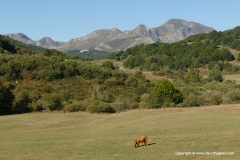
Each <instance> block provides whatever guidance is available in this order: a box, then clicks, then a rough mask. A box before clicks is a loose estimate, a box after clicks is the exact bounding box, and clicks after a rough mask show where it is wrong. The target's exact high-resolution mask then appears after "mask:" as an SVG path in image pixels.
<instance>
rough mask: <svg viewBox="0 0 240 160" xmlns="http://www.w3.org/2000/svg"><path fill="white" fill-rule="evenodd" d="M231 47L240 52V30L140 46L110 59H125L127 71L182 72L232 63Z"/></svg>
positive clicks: (111, 56) (113, 55)
mask: <svg viewBox="0 0 240 160" xmlns="http://www.w3.org/2000/svg"><path fill="white" fill-rule="evenodd" d="M229 47H230V48H233V49H236V50H238V51H240V27H236V28H234V29H232V30H228V31H224V32H217V31H212V32H211V33H209V34H198V35H194V36H191V37H189V38H187V39H185V40H183V41H180V42H177V43H172V44H168V43H154V44H149V45H138V46H135V47H133V48H130V49H127V50H126V51H120V52H115V53H112V54H111V55H110V56H109V58H110V59H115V60H121V61H123V60H124V66H125V67H127V68H134V67H140V68H141V69H144V70H151V71H159V70H162V69H163V68H169V69H174V70H183V69H187V68H199V67H203V66H206V65H207V64H210V63H215V62H220V61H221V62H226V61H233V60H234V59H235V57H234V56H233V55H232V54H231V53H230V51H229V50H228V48H229ZM236 58H238V57H236ZM227 65H228V64H227ZM228 67H229V66H228Z"/></svg>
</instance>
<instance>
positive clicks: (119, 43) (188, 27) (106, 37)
mask: <svg viewBox="0 0 240 160" xmlns="http://www.w3.org/2000/svg"><path fill="white" fill-rule="evenodd" d="M213 30H214V29H213V28H211V27H207V26H204V25H202V24H199V23H196V22H190V21H185V20H182V19H170V20H169V21H167V22H166V23H164V24H163V25H161V26H159V27H155V28H148V27H147V26H145V25H144V24H141V25H139V26H137V27H136V28H135V29H133V30H130V31H121V30H119V29H117V28H112V29H101V30H96V31H94V32H92V33H90V34H88V35H86V36H83V37H79V38H73V39H71V40H70V41H68V42H59V41H54V40H53V39H51V38H50V37H44V38H42V39H40V40H38V41H34V40H32V39H31V38H29V37H28V36H26V35H25V34H23V33H16V34H15V33H14V34H7V36H8V37H10V38H13V39H15V40H18V41H21V42H23V43H26V44H32V45H36V46H40V47H44V48H49V49H57V50H60V51H63V52H68V51H72V50H75V51H79V52H83V51H88V50H98V51H105V52H113V51H120V50H126V49H127V48H130V47H133V46H136V45H138V44H141V43H143V44H151V43H155V42H165V43H173V42H177V41H180V40H183V39H185V38H187V37H189V36H191V35H194V34H198V33H208V32H211V31H213Z"/></svg>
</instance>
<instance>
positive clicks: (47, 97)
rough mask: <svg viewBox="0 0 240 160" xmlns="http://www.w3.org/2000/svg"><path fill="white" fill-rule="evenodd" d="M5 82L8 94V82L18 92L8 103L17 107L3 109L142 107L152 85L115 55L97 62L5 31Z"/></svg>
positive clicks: (0, 75) (1, 59)
mask: <svg viewBox="0 0 240 160" xmlns="http://www.w3.org/2000/svg"><path fill="white" fill-rule="evenodd" d="M0 82H1V83H2V84H3V85H1V88H3V90H2V92H1V95H0V97H2V99H3V98H4V96H5V95H6V92H5V90H6V88H7V89H10V90H11V92H12V93H13V95H14V98H13V99H12V98H11V100H10V102H11V101H12V102H13V105H12V106H10V105H9V106H7V107H11V109H7V110H5V109H3V108H0V113H1V111H2V112H3V113H1V114H6V113H5V111H7V112H13V113H23V112H30V111H39V110H62V109H64V110H66V111H79V110H88V111H90V112H116V111H121V110H124V109H129V108H134V107H138V106H137V104H136V106H135V105H134V100H135V101H137V100H138V99H139V98H140V96H141V94H143V93H144V92H146V90H147V88H148V86H149V85H150V83H149V81H146V80H145V79H144V77H142V76H141V74H136V75H128V74H125V73H124V72H122V71H119V70H117V68H115V66H113V64H112V62H110V61H107V62H105V63H103V64H102V65H97V64H94V63H92V62H91V61H86V60H85V59H80V58H76V57H74V58H70V57H67V56H65V55H64V54H63V53H61V52H59V51H56V50H49V49H42V48H35V47H33V46H27V45H25V44H22V43H19V42H16V41H13V40H11V39H9V38H7V37H4V36H1V37H0ZM7 93H8V92H7ZM0 99H1V98H0ZM0 101H1V100H0ZM1 103H5V102H4V99H3V100H2V102H1ZM110 104H111V105H110ZM1 107H2V106H1Z"/></svg>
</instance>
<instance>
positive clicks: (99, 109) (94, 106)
mask: <svg viewBox="0 0 240 160" xmlns="http://www.w3.org/2000/svg"><path fill="white" fill-rule="evenodd" d="M87 111H88V112H90V113H115V112H116V111H115V110H114V108H113V107H112V106H110V105H109V104H108V103H105V102H102V101H98V100H94V101H93V102H92V103H91V104H90V105H88V106H87Z"/></svg>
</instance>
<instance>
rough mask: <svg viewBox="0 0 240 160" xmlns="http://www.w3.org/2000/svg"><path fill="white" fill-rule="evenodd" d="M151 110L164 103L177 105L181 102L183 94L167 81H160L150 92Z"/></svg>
mask: <svg viewBox="0 0 240 160" xmlns="http://www.w3.org/2000/svg"><path fill="white" fill-rule="evenodd" d="M149 98H150V103H151V107H152V108H159V107H162V105H163V103H164V102H169V103H171V102H172V103H175V104H179V103H182V102H183V94H182V93H181V91H180V90H178V89H176V88H175V87H174V86H173V84H172V83H171V82H170V81H168V80H163V81H160V82H159V83H158V84H156V85H155V86H154V88H153V89H152V90H151V92H150V97H149Z"/></svg>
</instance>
